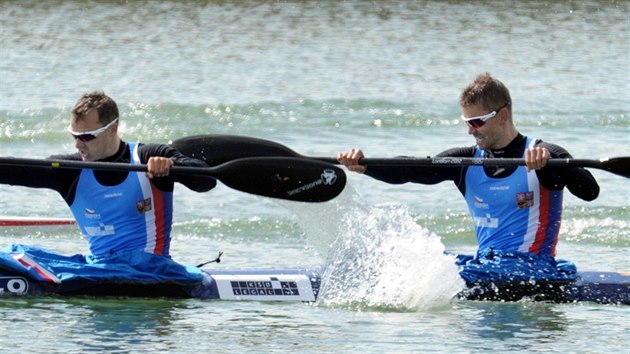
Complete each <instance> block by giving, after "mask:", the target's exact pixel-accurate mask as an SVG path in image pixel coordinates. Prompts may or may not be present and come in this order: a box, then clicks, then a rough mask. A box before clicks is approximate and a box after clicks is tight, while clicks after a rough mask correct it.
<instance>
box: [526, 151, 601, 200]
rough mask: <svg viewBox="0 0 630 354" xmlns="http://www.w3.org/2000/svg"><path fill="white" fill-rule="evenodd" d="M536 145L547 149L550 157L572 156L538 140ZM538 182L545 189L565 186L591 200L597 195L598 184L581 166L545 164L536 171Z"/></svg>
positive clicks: (564, 157) (576, 194)
mask: <svg viewBox="0 0 630 354" xmlns="http://www.w3.org/2000/svg"><path fill="white" fill-rule="evenodd" d="M536 146H539V147H544V148H547V150H549V153H550V156H551V158H563V159H566V158H569V159H570V158H573V156H571V154H569V152H568V151H566V150H565V149H564V148H562V147H560V146H558V145H555V144H550V143H545V142H540V143H538V144H536ZM536 173H537V175H538V179H539V180H540V183H541V184H542V185H543V186H544V187H545V188H547V189H550V190H560V189H562V188H564V187H565V186H566V187H567V189H568V190H569V191H570V192H571V193H572V194H573V195H575V196H576V197H578V198H580V199H583V200H586V201H591V200H594V199H595V198H597V196H598V195H599V184H597V181H596V180H595V178H594V177H593V175H592V174H591V173H590V172H589V171H588V170H586V169H584V168H581V167H560V166H546V167H543V168H541V169H540V170H537V171H536Z"/></svg>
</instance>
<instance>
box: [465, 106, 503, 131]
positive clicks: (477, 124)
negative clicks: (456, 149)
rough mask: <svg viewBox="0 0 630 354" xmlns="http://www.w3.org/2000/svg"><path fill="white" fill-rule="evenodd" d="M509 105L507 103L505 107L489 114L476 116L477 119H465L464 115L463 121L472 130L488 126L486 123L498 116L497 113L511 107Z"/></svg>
mask: <svg viewBox="0 0 630 354" xmlns="http://www.w3.org/2000/svg"><path fill="white" fill-rule="evenodd" d="M509 105H510V104H509V103H506V104H505V105H503V106H501V108H498V109H496V110H494V111H492V112H490V113H488V114H484V115H482V116H476V117H468V118H467V117H464V115H463V114H462V120H463V121H464V122H466V124H468V126H469V127H471V128H475V129H477V128H481V127H483V125H484V124H486V121H487V120H488V119H490V118H493V117H494V116H496V115H497V113H499V112H500V111H501V110H502V109H503V108H505V107H507V106H509Z"/></svg>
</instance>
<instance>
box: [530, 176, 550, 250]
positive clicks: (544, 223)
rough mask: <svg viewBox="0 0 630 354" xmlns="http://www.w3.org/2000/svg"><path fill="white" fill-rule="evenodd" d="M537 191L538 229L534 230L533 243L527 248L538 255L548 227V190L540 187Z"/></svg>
mask: <svg viewBox="0 0 630 354" xmlns="http://www.w3.org/2000/svg"><path fill="white" fill-rule="evenodd" d="M538 190H539V193H540V194H539V198H540V200H539V204H538V205H539V210H538V229H537V230H536V238H535V239H534V243H532V245H531V246H530V247H529V251H530V252H532V253H535V254H540V249H541V247H542V245H543V243H544V242H545V237H546V236H547V231H548V226H549V203H550V200H549V190H547V188H544V187H542V186H540V187H539V188H538Z"/></svg>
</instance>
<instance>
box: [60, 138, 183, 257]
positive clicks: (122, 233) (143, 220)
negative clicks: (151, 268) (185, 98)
mask: <svg viewBox="0 0 630 354" xmlns="http://www.w3.org/2000/svg"><path fill="white" fill-rule="evenodd" d="M129 149H130V152H131V154H130V155H131V161H130V163H131V164H140V158H139V156H138V145H137V143H129ZM70 210H71V211H72V213H73V214H74V218H75V219H76V221H77V224H78V225H79V227H80V229H81V232H82V233H83V235H84V236H85V237H86V238H87V240H88V242H89V244H90V251H91V253H92V254H93V255H95V256H102V255H110V254H114V253H116V252H120V251H129V250H142V251H144V252H147V253H153V254H157V255H162V256H167V257H169V247H170V241H171V239H170V233H171V224H172V218H173V193H172V192H164V191H161V190H159V189H158V188H157V187H155V186H154V185H153V183H151V180H150V179H149V178H148V177H147V176H146V175H145V172H129V173H128V175H127V178H126V179H125V180H124V181H123V182H122V183H120V184H118V185H115V186H104V185H102V184H100V183H99V182H98V181H97V180H96V177H95V176H94V172H93V171H92V170H90V169H84V170H83V171H81V174H80V176H79V181H78V184H77V190H76V196H75V198H74V201H73V203H72V205H70Z"/></svg>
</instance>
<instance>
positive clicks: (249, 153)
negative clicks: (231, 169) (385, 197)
mask: <svg viewBox="0 0 630 354" xmlns="http://www.w3.org/2000/svg"><path fill="white" fill-rule="evenodd" d="M171 145H172V146H173V147H175V148H176V149H177V150H179V151H180V152H181V153H183V154H184V155H187V156H190V157H194V158H197V159H200V160H204V161H206V163H207V164H208V165H210V166H213V165H216V164H220V163H223V162H226V161H230V160H231V159H238V158H242V157H256V156H286V157H296V158H306V159H313V160H319V161H323V162H327V163H330V164H339V162H337V159H336V158H334V157H312V156H302V155H300V154H298V153H297V152H295V151H293V150H291V149H290V148H288V147H286V146H284V145H281V144H279V143H276V142H273V141H269V140H265V139H259V138H252V137H246V136H238V135H197V136H190V137H186V138H181V139H177V140H175V141H173V142H171ZM360 163H361V164H362V165H375V166H428V165H431V166H444V167H449V166H450V167H453V166H470V165H477V166H479V165H481V166H517V165H519V166H520V165H525V160H524V159H520V158H483V159H482V158H473V157H426V158H412V157H397V158H364V159H361V160H360ZM548 165H549V166H566V167H587V168H596V169H600V170H605V171H608V172H611V173H614V174H617V175H619V176H623V177H626V178H630V157H613V158H603V159H600V160H588V159H551V160H549V162H548Z"/></svg>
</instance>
